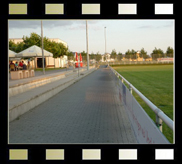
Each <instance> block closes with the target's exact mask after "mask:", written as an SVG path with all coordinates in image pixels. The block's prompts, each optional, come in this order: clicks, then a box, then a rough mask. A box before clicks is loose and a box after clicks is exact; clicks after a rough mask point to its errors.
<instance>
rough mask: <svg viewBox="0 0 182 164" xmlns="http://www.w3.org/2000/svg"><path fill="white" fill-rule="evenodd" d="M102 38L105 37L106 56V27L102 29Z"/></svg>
mask: <svg viewBox="0 0 182 164" xmlns="http://www.w3.org/2000/svg"><path fill="white" fill-rule="evenodd" d="M104 36H105V54H106V27H104Z"/></svg>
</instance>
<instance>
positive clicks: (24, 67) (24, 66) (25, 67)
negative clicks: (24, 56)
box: [22, 61, 27, 70]
mask: <svg viewBox="0 0 182 164" xmlns="http://www.w3.org/2000/svg"><path fill="white" fill-rule="evenodd" d="M22 64H23V70H26V69H27V66H26V64H25V63H24V61H22Z"/></svg>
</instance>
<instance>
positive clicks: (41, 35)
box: [41, 20, 45, 74]
mask: <svg viewBox="0 0 182 164" xmlns="http://www.w3.org/2000/svg"><path fill="white" fill-rule="evenodd" d="M41 37H42V68H43V74H45V68H44V49H43V48H44V42H43V27H42V20H41Z"/></svg>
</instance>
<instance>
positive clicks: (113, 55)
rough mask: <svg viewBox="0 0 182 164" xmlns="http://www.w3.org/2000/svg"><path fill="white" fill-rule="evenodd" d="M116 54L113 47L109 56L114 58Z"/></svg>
mask: <svg viewBox="0 0 182 164" xmlns="http://www.w3.org/2000/svg"><path fill="white" fill-rule="evenodd" d="M116 56H117V53H116V50H115V49H113V50H112V52H111V58H113V59H115V58H116Z"/></svg>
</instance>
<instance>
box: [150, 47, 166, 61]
mask: <svg viewBox="0 0 182 164" xmlns="http://www.w3.org/2000/svg"><path fill="white" fill-rule="evenodd" d="M161 57H164V52H163V51H162V50H161V49H160V48H159V49H157V48H156V47H155V49H154V50H153V51H152V58H153V59H157V58H161Z"/></svg>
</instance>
